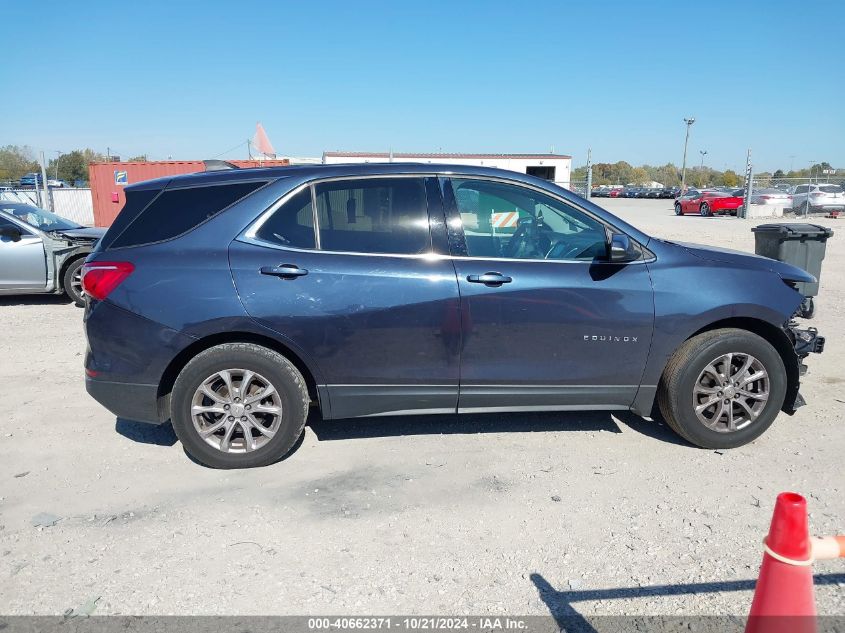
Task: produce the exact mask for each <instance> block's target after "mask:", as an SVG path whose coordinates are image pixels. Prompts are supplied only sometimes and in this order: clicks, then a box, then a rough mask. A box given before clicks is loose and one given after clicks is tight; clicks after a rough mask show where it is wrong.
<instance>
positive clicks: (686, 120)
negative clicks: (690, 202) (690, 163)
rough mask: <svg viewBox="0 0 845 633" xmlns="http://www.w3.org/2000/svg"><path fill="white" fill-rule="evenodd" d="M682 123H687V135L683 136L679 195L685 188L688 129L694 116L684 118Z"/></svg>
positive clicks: (682, 193) (693, 120)
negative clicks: (682, 159) (682, 161)
mask: <svg viewBox="0 0 845 633" xmlns="http://www.w3.org/2000/svg"><path fill="white" fill-rule="evenodd" d="M684 123H686V124H687V135H686V137H685V138H684V163H683V166H682V167H681V195H684V192H685V191H686V188H687V145H688V144H689V129H690V127H691V126H692V124H693V123H695V117H690V118H688V119H684Z"/></svg>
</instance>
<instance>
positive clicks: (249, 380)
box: [170, 343, 310, 468]
mask: <svg viewBox="0 0 845 633" xmlns="http://www.w3.org/2000/svg"><path fill="white" fill-rule="evenodd" d="M309 402H310V400H309V397H308V388H307V387H306V384H305V380H304V379H303V377H302V374H301V373H300V372H299V370H298V369H297V368H296V367H295V366H294V365H293V364H292V363H291V362H290V361H289V360H288V359H287V358H285V357H284V356H282V355H281V354H279V353H278V352H275V351H273V350H270V349H267V348H266V347H262V346H260V345H255V344H252V343H225V344H223V345H217V346H216V347H212V348H210V349H207V350H205V351H204V352H201V353H200V354H198V355H197V356H196V357H194V358H193V359H192V360H191V361H190V362H189V363H188V364H187V365H186V366H185V368H184V369H182V371H181V372H180V373H179V376H178V377H177V378H176V382H175V384H174V385H173V395H172V398H171V404H170V406H171V420H172V422H173V429H174V430H175V431H176V435H177V436H178V437H179V440H180V441H181V442H182V445H183V446H184V447H185V450H186V451H187V452H188V454H189V455H190V456H191V457H193V458H194V459H195V460H197V461H198V462H200V463H202V464H205V465H206V466H211V467H212V468H252V467H256V466H267V465H269V464H272V463H274V462H276V461H278V460H279V459H281V458H282V457H283V456H284V455H285V454H286V453H287V452H288V451H289V450H290V449H291V448H292V447H293V445H294V444H295V443H296V441H297V440H298V439H299V436H300V435H301V434H302V429H303V427H304V426H305V420H306V418H307V416H308V405H309Z"/></svg>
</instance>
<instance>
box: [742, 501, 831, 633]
mask: <svg viewBox="0 0 845 633" xmlns="http://www.w3.org/2000/svg"><path fill="white" fill-rule="evenodd" d="M763 548H764V553H763V563H762V564H761V565H760V576H759V578H758V580H757V586H756V587H755V589H754V600H753V601H752V603H751V613H750V614H749V616H748V623H747V625H746V627H745V631H746V633H773V632H780V631H784V632H786V631H790V632H792V633H814V632H815V630H816V603H815V597H814V595H813V571H812V568H811V565H812V563H813V551H812V543H811V542H810V531H809V526H808V524H807V500H806V499H804V497H802V496H801V495H799V494H797V493H794V492H782V493H780V494H779V495H778V498H777V501H776V502H775V511H774V513H773V514H772V524H771V526H770V527H769V535H768V536H767V537H766V540H765V541H764V545H763Z"/></svg>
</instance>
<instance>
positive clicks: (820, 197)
mask: <svg viewBox="0 0 845 633" xmlns="http://www.w3.org/2000/svg"><path fill="white" fill-rule="evenodd" d="M792 210H793V211H795V212H796V213H804V214H807V213H816V212H820V211H821V212H826V211H845V191H843V189H842V187H840V186H839V185H833V184H829V183H817V184H811V185H798V186H797V187H795V190H794V191H793V193H792Z"/></svg>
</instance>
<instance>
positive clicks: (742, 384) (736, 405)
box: [692, 353, 770, 433]
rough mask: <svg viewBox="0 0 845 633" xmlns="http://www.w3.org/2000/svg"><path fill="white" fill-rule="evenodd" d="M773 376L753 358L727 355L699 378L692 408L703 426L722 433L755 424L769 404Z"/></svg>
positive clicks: (741, 355)
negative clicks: (770, 378)
mask: <svg viewBox="0 0 845 633" xmlns="http://www.w3.org/2000/svg"><path fill="white" fill-rule="evenodd" d="M769 389H770V383H769V373H768V371H766V368H765V366H763V363H761V362H760V361H759V360H758V359H757V358H755V357H754V356H751V355H750V354H739V353H732V354H723V355H722V356H719V357H718V358H716V359H715V360H713V361H712V362H710V363H709V364H708V365H707V366H706V367H705V368H704V369H703V370H702V371H701V373H700V374H699V376H698V379H697V380H696V381H695V385H694V386H693V389H692V406H693V408H694V410H695V415H696V417H697V418H698V420H699V422H701V423H702V424H704V426H706V427H707V428H709V429H711V430H713V431H717V432H720V433H732V432H735V431H740V430H742V429H744V428H746V427H747V426H748V425H750V424H752V423H753V422H754V421H755V420H756V419H757V417H758V416H759V415H760V414H761V413H762V412H763V409H765V408H766V404H767V403H768V401H769Z"/></svg>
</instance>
